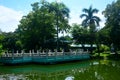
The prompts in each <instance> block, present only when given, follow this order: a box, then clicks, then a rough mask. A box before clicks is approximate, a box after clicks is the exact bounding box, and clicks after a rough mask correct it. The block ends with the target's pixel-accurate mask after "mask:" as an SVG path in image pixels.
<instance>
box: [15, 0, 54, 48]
mask: <svg viewBox="0 0 120 80" xmlns="http://www.w3.org/2000/svg"><path fill="white" fill-rule="evenodd" d="M45 4H47V3H42V4H40V3H38V2H36V3H34V4H32V11H31V12H30V13H29V14H28V15H27V16H24V17H23V18H22V19H21V21H20V25H19V26H18V29H17V30H16V32H17V33H19V35H20V37H21V41H22V43H23V44H24V49H27V50H30V49H39V48H42V49H43V48H46V47H47V46H45V42H46V40H49V39H51V38H54V34H55V28H54V24H53V20H54V18H53V17H54V15H52V14H51V13H49V12H48V8H47V7H46V6H45Z"/></svg>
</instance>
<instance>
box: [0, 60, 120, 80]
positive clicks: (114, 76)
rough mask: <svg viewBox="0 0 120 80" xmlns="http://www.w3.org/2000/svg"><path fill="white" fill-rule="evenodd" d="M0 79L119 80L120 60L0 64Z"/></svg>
mask: <svg viewBox="0 0 120 80" xmlns="http://www.w3.org/2000/svg"><path fill="white" fill-rule="evenodd" d="M0 80H120V61H112V60H89V61H79V62H69V63H60V64H52V65H40V64H26V65H14V66H5V65H2V64H1V65H0Z"/></svg>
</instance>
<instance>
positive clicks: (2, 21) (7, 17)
mask: <svg viewBox="0 0 120 80" xmlns="http://www.w3.org/2000/svg"><path fill="white" fill-rule="evenodd" d="M0 11H1V12H0V29H1V30H2V31H5V32H10V31H12V32H13V31H14V30H15V29H16V28H17V26H18V24H19V21H20V19H21V18H22V16H23V14H22V12H20V11H15V10H13V9H11V8H7V7H5V6H0Z"/></svg>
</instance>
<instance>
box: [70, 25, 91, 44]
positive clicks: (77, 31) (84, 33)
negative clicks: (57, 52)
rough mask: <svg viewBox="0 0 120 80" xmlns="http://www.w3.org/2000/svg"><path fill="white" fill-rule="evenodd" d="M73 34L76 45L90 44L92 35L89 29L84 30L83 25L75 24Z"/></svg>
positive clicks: (72, 29)
mask: <svg viewBox="0 0 120 80" xmlns="http://www.w3.org/2000/svg"><path fill="white" fill-rule="evenodd" d="M71 34H72V37H73V40H75V43H78V44H85V43H90V41H91V39H92V38H90V33H89V31H88V30H87V28H83V27H82V26H81V25H78V24H73V25H72V28H71Z"/></svg>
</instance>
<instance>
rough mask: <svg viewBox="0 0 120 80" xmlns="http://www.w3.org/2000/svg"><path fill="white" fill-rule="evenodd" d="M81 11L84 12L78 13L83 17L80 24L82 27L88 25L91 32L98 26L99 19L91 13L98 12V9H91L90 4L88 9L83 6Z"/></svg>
mask: <svg viewBox="0 0 120 80" xmlns="http://www.w3.org/2000/svg"><path fill="white" fill-rule="evenodd" d="M83 12H84V13H85V14H82V15H80V17H81V18H83V17H85V19H84V20H83V21H82V25H83V26H84V27H89V28H90V32H91V33H93V32H95V31H96V27H97V26H99V22H100V21H101V20H100V18H99V17H97V16H94V15H93V14H95V13H98V10H97V9H93V8H92V6H90V7H89V9H86V8H84V9H83Z"/></svg>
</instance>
